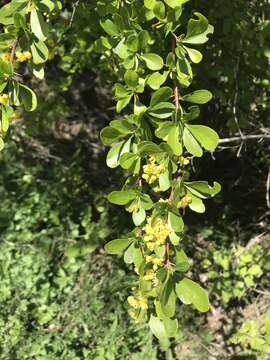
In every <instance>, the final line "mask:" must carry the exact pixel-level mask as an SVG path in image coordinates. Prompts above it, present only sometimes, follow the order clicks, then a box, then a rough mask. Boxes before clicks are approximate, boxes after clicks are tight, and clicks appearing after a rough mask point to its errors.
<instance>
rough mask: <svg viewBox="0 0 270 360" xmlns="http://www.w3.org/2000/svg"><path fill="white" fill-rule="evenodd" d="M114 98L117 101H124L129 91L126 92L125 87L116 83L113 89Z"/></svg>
mask: <svg viewBox="0 0 270 360" xmlns="http://www.w3.org/2000/svg"><path fill="white" fill-rule="evenodd" d="M113 89H114V94H115V98H116V99H117V100H118V99H124V98H126V97H127V96H129V95H130V90H128V89H127V88H126V87H125V86H123V85H122V84H118V83H116V84H115V85H114V87H113Z"/></svg>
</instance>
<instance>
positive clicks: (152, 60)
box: [141, 53, 164, 71]
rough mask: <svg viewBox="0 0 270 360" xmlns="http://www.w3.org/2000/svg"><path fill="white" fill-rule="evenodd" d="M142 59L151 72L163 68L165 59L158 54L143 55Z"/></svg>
mask: <svg viewBox="0 0 270 360" xmlns="http://www.w3.org/2000/svg"><path fill="white" fill-rule="evenodd" d="M141 58H142V59H143V60H144V61H145V63H146V65H147V67H148V69H150V70H153V71H156V70H160V69H162V68H163V65H164V64H163V59H162V57H160V56H159V55H157V54H153V53H148V54H144V55H141Z"/></svg>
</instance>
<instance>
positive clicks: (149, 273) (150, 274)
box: [143, 269, 156, 280]
mask: <svg viewBox="0 0 270 360" xmlns="http://www.w3.org/2000/svg"><path fill="white" fill-rule="evenodd" d="M155 277H156V273H155V272H154V270H153V269H149V270H146V273H145V275H144V276H143V278H144V280H153V279H154V278H155Z"/></svg>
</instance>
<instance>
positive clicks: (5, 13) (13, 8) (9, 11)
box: [0, 1, 28, 25]
mask: <svg viewBox="0 0 270 360" xmlns="http://www.w3.org/2000/svg"><path fill="white" fill-rule="evenodd" d="M27 4H28V1H21V2H15V1H12V2H10V3H8V4H6V5H4V6H2V7H1V9H0V24H3V25H11V24H13V23H14V19H13V16H14V14H15V13H16V12H23V10H24V9H25V8H26V6H27Z"/></svg>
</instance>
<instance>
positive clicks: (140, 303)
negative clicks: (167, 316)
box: [127, 296, 148, 310]
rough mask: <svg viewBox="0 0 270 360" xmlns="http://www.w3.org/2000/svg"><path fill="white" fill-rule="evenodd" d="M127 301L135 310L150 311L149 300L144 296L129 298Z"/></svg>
mask: <svg viewBox="0 0 270 360" xmlns="http://www.w3.org/2000/svg"><path fill="white" fill-rule="evenodd" d="M127 301H128V303H129V305H130V306H131V307H133V308H134V309H141V310H147V309H148V300H147V298H146V297H143V296H137V297H135V296H129V297H128V298H127Z"/></svg>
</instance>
